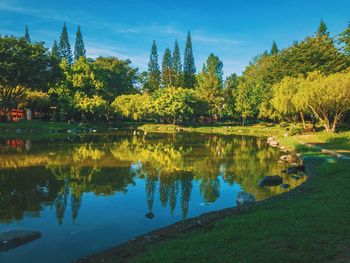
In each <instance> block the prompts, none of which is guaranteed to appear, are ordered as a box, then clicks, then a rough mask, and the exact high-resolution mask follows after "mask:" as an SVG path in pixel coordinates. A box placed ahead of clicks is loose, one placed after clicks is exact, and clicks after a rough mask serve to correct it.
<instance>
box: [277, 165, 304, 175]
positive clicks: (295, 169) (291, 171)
mask: <svg viewBox="0 0 350 263" xmlns="http://www.w3.org/2000/svg"><path fill="white" fill-rule="evenodd" d="M282 172H283V173H286V174H297V173H304V172H305V166H304V165H303V164H301V165H298V166H290V167H288V168H287V169H286V170H283V171H282Z"/></svg>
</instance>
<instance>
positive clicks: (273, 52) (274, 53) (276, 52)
mask: <svg viewBox="0 0 350 263" xmlns="http://www.w3.org/2000/svg"><path fill="white" fill-rule="evenodd" d="M278 51H279V50H278V47H277V44H276V42H275V41H273V42H272V47H271V51H270V55H277V54H278Z"/></svg>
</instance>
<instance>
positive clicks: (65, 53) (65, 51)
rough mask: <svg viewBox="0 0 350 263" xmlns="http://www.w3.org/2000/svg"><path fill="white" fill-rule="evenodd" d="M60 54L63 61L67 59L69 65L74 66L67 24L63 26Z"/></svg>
mask: <svg viewBox="0 0 350 263" xmlns="http://www.w3.org/2000/svg"><path fill="white" fill-rule="evenodd" d="M58 54H59V57H60V58H61V59H66V60H67V63H68V65H71V64H72V61H73V58H72V51H71V47H70V43H69V38H68V32H67V27H66V23H64V24H63V28H62V33H61V37H60V43H59V45H58Z"/></svg>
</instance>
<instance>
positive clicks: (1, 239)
mask: <svg viewBox="0 0 350 263" xmlns="http://www.w3.org/2000/svg"><path fill="white" fill-rule="evenodd" d="M40 237H41V233H40V232H38V231H28V230H12V231H8V232H2V233H0V251H6V250H9V249H12V248H16V247H19V246H22V245H24V244H26V243H29V242H31V241H34V240H36V239H38V238H40Z"/></svg>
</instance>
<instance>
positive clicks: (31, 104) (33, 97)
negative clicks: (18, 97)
mask: <svg viewBox="0 0 350 263" xmlns="http://www.w3.org/2000/svg"><path fill="white" fill-rule="evenodd" d="M50 103H51V101H50V96H49V94H48V93H47V92H42V91H27V92H26V94H25V97H24V99H23V102H21V103H20V105H19V107H20V108H27V109H31V110H32V111H34V112H35V111H37V112H44V113H47V112H48V111H49V107H50Z"/></svg>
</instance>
